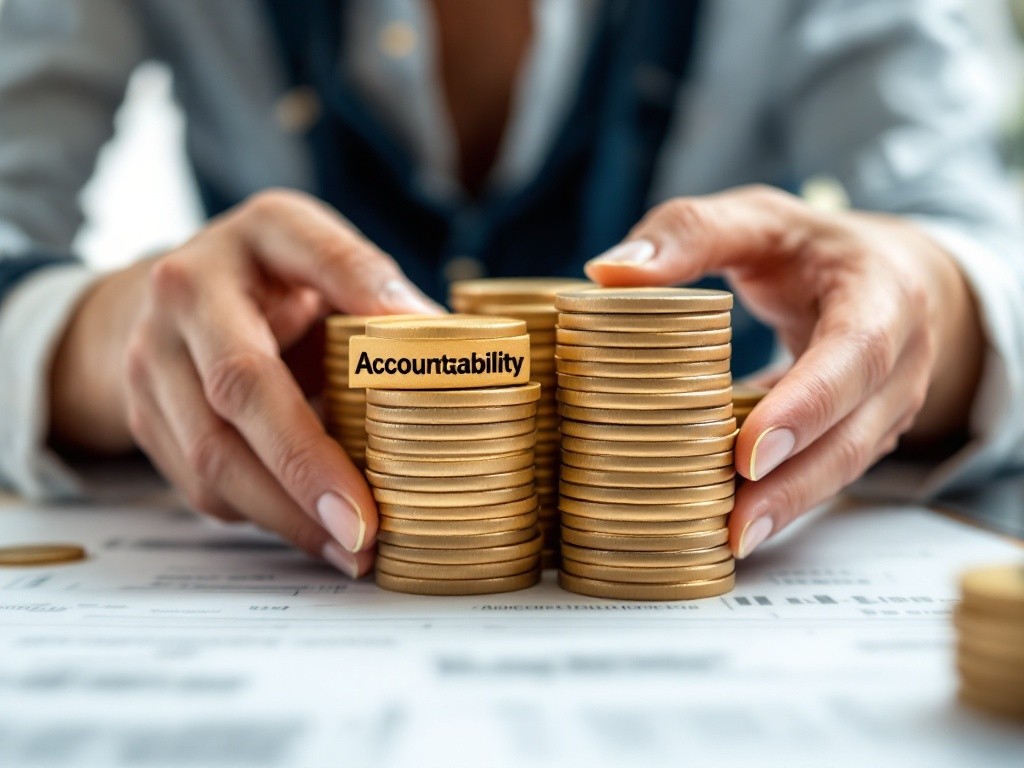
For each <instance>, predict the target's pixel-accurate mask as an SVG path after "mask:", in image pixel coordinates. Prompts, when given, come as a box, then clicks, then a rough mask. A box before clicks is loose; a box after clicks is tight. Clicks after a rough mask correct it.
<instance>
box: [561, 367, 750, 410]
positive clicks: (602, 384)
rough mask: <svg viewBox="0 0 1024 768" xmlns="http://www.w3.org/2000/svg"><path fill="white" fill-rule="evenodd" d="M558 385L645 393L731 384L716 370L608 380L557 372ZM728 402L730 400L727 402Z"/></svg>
mask: <svg viewBox="0 0 1024 768" xmlns="http://www.w3.org/2000/svg"><path fill="white" fill-rule="evenodd" d="M558 386H559V387H561V388H562V389H572V390H575V391H577V392H624V393H631V394H647V393H651V392H707V391H709V390H717V389H724V388H725V387H729V386H732V376H731V375H730V374H728V373H719V374H715V375H712V376H691V377H688V378H683V379H612V378H600V377H597V376H572V375H570V374H567V373H560V374H558ZM730 405H731V402H730Z"/></svg>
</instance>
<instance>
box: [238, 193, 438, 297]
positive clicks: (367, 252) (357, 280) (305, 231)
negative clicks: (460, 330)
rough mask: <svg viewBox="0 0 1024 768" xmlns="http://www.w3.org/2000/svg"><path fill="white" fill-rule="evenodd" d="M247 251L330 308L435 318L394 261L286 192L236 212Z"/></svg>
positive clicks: (332, 214)
mask: <svg viewBox="0 0 1024 768" xmlns="http://www.w3.org/2000/svg"><path fill="white" fill-rule="evenodd" d="M239 216H240V217H241V218H242V219H244V222H243V223H242V225H241V226H240V227H239V231H240V232H241V233H242V237H243V239H244V241H245V244H246V246H247V247H248V249H249V250H250V251H251V252H252V253H254V254H255V255H256V257H257V258H258V259H259V260H260V261H261V262H262V263H263V264H264V266H266V267H268V268H270V270H271V271H272V272H273V273H274V274H276V275H279V276H281V277H284V278H286V279H288V280H290V281H295V282H298V283H301V284H304V285H307V286H310V287H312V288H316V289H318V290H320V291H322V292H323V294H324V295H325V296H326V297H327V298H328V300H329V301H330V303H331V304H332V305H333V306H334V308H335V309H337V310H339V311H341V312H347V313H349V314H357V315H374V314H393V313H401V312H409V313H419V314H439V313H443V312H444V308H443V307H441V306H440V305H438V304H436V303H435V302H433V301H431V300H430V299H429V298H427V296H426V295H424V294H423V292H422V291H420V290H419V288H417V287H416V286H415V285H413V283H412V282H411V281H410V280H409V279H408V278H407V277H406V276H405V275H404V274H403V273H402V270H401V269H400V268H399V267H398V265H397V264H396V263H395V261H394V260H393V259H392V258H391V257H390V256H388V255H387V254H385V253H384V252H383V251H381V250H380V249H379V248H377V247H376V246H375V245H373V244H372V243H371V242H370V241H369V240H367V239H366V238H364V237H363V236H362V235H360V234H359V233H358V232H357V231H356V230H355V228H354V227H352V225H351V224H349V223H348V222H346V221H345V220H344V219H342V218H341V216H339V215H338V213H337V212H336V211H334V210H333V209H331V208H329V207H328V206H326V205H324V204H323V203H320V202H319V201H316V200H314V199H313V198H311V197H309V196H306V195H300V194H298V193H295V192H289V191H284V190H282V191H273V192H264V193H261V194H260V195H258V196H256V197H254V198H252V200H251V201H250V202H248V203H247V204H246V205H245V206H244V207H243V208H242V210H241V211H240V213H239Z"/></svg>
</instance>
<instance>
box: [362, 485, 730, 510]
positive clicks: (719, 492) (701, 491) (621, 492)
mask: <svg viewBox="0 0 1024 768" xmlns="http://www.w3.org/2000/svg"><path fill="white" fill-rule="evenodd" d="M378 492H379V491H376V490H375V491H374V493H375V494H376V493H378ZM558 492H559V493H561V494H562V496H568V497H569V498H571V499H582V500H584V501H603V502H608V503H614V504H689V503H691V502H694V501H713V500H715V499H724V498H728V497H729V496H732V495H733V494H734V493H735V492H736V481H735V480H728V481H726V482H724V483H715V484H713V485H703V486H698V487H695V488H603V487H600V486H595V485H580V484H578V483H570V482H568V481H566V480H562V481H560V482H559V484H558ZM389 493H390V491H389Z"/></svg>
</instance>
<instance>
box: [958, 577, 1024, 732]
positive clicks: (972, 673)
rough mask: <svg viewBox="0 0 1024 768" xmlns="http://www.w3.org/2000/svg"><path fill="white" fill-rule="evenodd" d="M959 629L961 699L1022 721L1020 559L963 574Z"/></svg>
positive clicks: (1023, 593)
mask: <svg viewBox="0 0 1024 768" xmlns="http://www.w3.org/2000/svg"><path fill="white" fill-rule="evenodd" d="M960 592H961V602H960V605H959V606H957V609H956V612H955V613H954V616H953V623H954V625H955V626H956V630H957V670H958V671H959V673H960V699H961V701H963V702H964V703H965V704H968V705H969V706H972V707H974V708H976V709H978V710H981V711H984V712H989V713H992V714H996V715H1001V716H1004V717H1010V718H1015V719H1018V720H1024V563H1020V564H1017V565H1010V566H1001V567H991V568H981V569H978V570H975V571H971V572H970V573H967V574H965V575H964V577H963V579H962V580H961V582H960Z"/></svg>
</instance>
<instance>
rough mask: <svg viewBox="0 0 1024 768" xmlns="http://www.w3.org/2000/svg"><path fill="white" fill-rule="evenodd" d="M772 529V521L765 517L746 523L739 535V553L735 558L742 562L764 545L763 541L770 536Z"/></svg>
mask: <svg viewBox="0 0 1024 768" xmlns="http://www.w3.org/2000/svg"><path fill="white" fill-rule="evenodd" d="M773 527H774V524H773V523H772V519H771V518H770V517H768V516H767V515H766V516H764V517H759V518H757V519H756V520H751V521H750V522H749V523H747V527H746V528H744V529H743V533H741V534H740V551H739V552H738V553H737V555H736V557H738V558H739V559H740V560H742V559H743V558H745V557H747V556H748V555H749V554H750V553H751V552H753V551H754V550H755V549H757V548H758V547H759V546H761V545H762V544H764V540H765V539H767V538H768V537H769V536H771V534H772V528H773Z"/></svg>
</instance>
